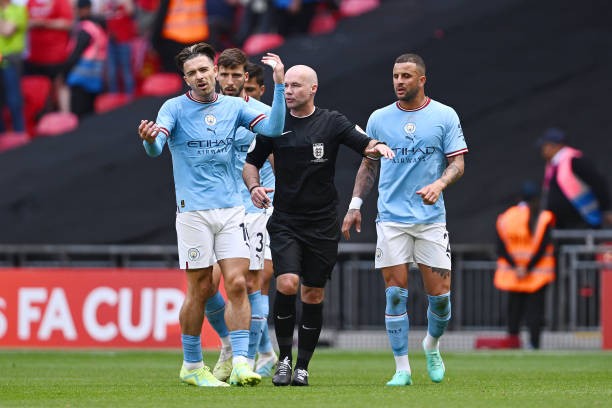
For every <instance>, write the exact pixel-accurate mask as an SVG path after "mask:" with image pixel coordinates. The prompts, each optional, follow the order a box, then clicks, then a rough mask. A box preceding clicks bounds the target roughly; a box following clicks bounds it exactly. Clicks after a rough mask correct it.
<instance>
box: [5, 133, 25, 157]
mask: <svg viewBox="0 0 612 408" xmlns="http://www.w3.org/2000/svg"><path fill="white" fill-rule="evenodd" d="M29 141H30V137H29V136H28V134H27V133H25V132H5V133H2V134H0V152H3V151H5V150H10V149H14V148H17V147H19V146H23V145H25V144H27V143H28V142H29Z"/></svg>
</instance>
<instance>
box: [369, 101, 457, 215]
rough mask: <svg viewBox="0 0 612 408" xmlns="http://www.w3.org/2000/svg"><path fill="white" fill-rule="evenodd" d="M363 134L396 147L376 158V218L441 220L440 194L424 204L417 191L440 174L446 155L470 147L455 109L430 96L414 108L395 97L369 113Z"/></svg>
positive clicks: (442, 200)
mask: <svg viewBox="0 0 612 408" xmlns="http://www.w3.org/2000/svg"><path fill="white" fill-rule="evenodd" d="M366 133H367V134H368V136H370V137H372V138H374V139H377V140H380V141H383V142H385V143H387V145H388V146H389V147H390V148H392V149H393V151H394V152H395V158H394V159H392V160H387V159H384V158H383V159H381V161H380V179H379V183H378V217H377V221H392V222H401V223H407V224H430V223H439V222H441V223H445V222H446V210H445V207H444V196H443V195H442V194H441V195H440V198H439V199H438V201H437V202H436V203H435V204H434V205H425V204H424V203H423V201H422V199H421V196H419V195H418V194H417V193H416V192H417V191H418V190H419V189H421V188H422V187H424V186H426V185H428V184H431V183H433V182H434V181H435V180H437V179H438V178H440V176H442V173H443V172H444V169H445V168H446V166H447V161H446V158H447V157H452V156H455V155H458V154H463V153H467V151H468V149H467V145H466V143H465V139H464V137H463V131H462V130H461V123H460V122H459V117H458V116H457V113H456V112H455V110H454V109H453V108H451V107H450V106H446V105H444V104H442V103H440V102H437V101H434V100H432V99H429V98H427V99H426V101H425V103H424V104H423V106H422V107H420V108H418V109H414V110H405V109H402V108H401V107H400V105H399V103H398V102H395V103H393V104H391V105H388V106H385V107H384V108H381V109H378V110H376V111H374V112H373V113H372V115H371V116H370V118H369V119H368V125H367V130H366Z"/></svg>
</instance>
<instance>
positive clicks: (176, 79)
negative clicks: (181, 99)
mask: <svg viewBox="0 0 612 408" xmlns="http://www.w3.org/2000/svg"><path fill="white" fill-rule="evenodd" d="M182 90H183V79H182V78H181V77H180V76H179V75H178V74H173V73H171V72H158V73H156V74H153V75H150V76H148V77H147V78H145V79H144V80H143V82H142V88H141V93H142V95H146V96H166V95H176V94H178V93H180V92H181V91H182Z"/></svg>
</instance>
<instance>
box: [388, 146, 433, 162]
mask: <svg viewBox="0 0 612 408" xmlns="http://www.w3.org/2000/svg"><path fill="white" fill-rule="evenodd" d="M391 150H393V151H394V152H395V157H394V158H393V159H392V160H391V162H392V163H419V162H424V161H427V160H429V158H430V157H431V155H432V154H434V153H435V152H436V148H435V147H434V146H423V147H391Z"/></svg>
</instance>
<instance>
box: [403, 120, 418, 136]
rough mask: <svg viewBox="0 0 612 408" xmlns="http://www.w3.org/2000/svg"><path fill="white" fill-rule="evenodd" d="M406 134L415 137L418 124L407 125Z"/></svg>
mask: <svg viewBox="0 0 612 408" xmlns="http://www.w3.org/2000/svg"><path fill="white" fill-rule="evenodd" d="M404 132H406V133H408V134H409V135H410V136H414V132H416V123H413V122H408V123H406V126H404Z"/></svg>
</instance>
